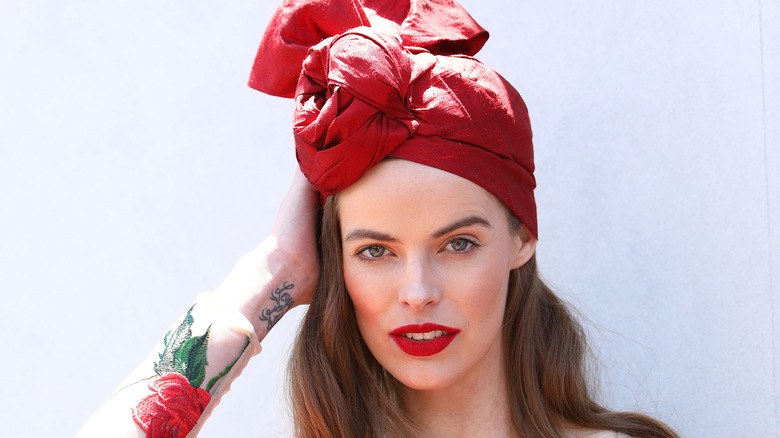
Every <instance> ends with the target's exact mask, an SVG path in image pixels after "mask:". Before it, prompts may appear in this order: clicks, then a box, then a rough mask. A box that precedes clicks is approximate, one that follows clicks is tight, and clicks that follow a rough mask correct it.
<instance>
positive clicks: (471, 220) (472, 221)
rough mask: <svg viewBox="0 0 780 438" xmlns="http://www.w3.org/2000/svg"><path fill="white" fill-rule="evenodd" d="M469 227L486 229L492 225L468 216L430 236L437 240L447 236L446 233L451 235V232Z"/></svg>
mask: <svg viewBox="0 0 780 438" xmlns="http://www.w3.org/2000/svg"><path fill="white" fill-rule="evenodd" d="M471 225H483V226H485V227H487V228H493V225H491V224H490V222H488V221H487V219H484V218H481V217H479V216H469V217H465V218H463V219H460V220H458V221H455V222H453V223H451V224H449V225H447V226H445V227H443V228H441V229H439V230H438V231H436V232H435V233H433V234H431V236H432V237H433V238H434V239H437V238H439V237H441V236H443V235H445V234H448V233H451V232H453V231H455V230H457V229H458V228H463V227H468V226H471Z"/></svg>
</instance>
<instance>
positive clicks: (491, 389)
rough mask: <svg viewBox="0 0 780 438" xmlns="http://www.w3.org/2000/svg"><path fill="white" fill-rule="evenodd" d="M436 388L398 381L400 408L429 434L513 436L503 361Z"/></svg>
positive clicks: (449, 437)
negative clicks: (453, 383)
mask: <svg viewBox="0 0 780 438" xmlns="http://www.w3.org/2000/svg"><path fill="white" fill-rule="evenodd" d="M484 371H486V372H484V373H480V374H479V375H476V376H473V378H469V379H468V381H460V382H458V384H457V385H451V386H449V387H447V388H442V389H436V390H424V391H421V390H415V389H411V388H408V387H405V386H403V385H400V384H399V386H400V388H399V395H400V397H401V400H402V405H403V408H404V411H405V412H406V413H407V415H409V416H410V417H411V418H412V420H414V422H415V423H416V424H417V425H418V426H419V427H420V429H421V431H422V432H423V433H422V436H425V437H432V438H440V437H441V438H443V437H447V438H460V437H464V438H465V437H482V436H489V437H496V438H510V437H515V436H516V432H515V430H514V426H513V421H512V414H511V409H510V407H509V394H508V391H507V384H506V374H505V373H504V369H503V363H500V362H499V363H498V364H497V365H496V366H494V367H491V368H490V369H488V370H484Z"/></svg>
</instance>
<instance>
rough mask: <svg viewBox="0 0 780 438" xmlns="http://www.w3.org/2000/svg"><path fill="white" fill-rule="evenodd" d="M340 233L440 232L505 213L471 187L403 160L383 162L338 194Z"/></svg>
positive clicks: (449, 175) (491, 198)
mask: <svg viewBox="0 0 780 438" xmlns="http://www.w3.org/2000/svg"><path fill="white" fill-rule="evenodd" d="M338 201H339V203H338V210H339V220H340V222H341V224H342V232H348V230H346V228H350V227H380V228H384V229H407V228H409V227H416V228H431V227H436V228H438V227H441V226H442V225H444V224H446V223H454V222H456V221H458V220H462V219H464V218H466V217H472V216H477V217H482V218H484V219H485V220H487V221H488V222H495V221H496V220H497V218H505V216H506V215H505V208H504V207H503V205H502V204H501V203H500V202H499V201H498V200H497V199H496V198H495V196H493V195H492V194H490V193H489V192H488V191H486V190H485V189H483V188H482V187H480V186H478V185H477V184H475V183H473V182H471V181H469V180H467V179H465V178H462V177H460V176H457V175H454V174H452V173H449V172H445V171H443V170H439V169H435V168H433V167H430V166H425V165H422V164H418V163H414V162H411V161H406V160H397V159H393V160H384V161H383V162H381V163H380V164H378V165H377V166H375V167H374V168H372V169H371V170H369V171H368V172H367V173H366V174H365V175H363V177H362V178H361V179H360V180H358V181H357V182H356V183H355V184H353V185H352V186H350V187H348V188H347V189H345V190H343V191H342V192H341V193H339V195H338Z"/></svg>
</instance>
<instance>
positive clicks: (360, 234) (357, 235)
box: [344, 228, 398, 242]
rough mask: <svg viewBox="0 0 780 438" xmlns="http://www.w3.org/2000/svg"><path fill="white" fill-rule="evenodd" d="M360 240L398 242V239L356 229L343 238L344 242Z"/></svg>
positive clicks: (377, 232) (376, 232)
mask: <svg viewBox="0 0 780 438" xmlns="http://www.w3.org/2000/svg"><path fill="white" fill-rule="evenodd" d="M360 239H370V240H379V241H382V242H398V239H396V238H395V237H393V236H391V235H389V234H385V233H380V232H379V231H372V230H365V229H362V228H357V229H354V230H352V231H350V232H349V233H348V234H347V236H346V237H344V242H349V241H351V240H360Z"/></svg>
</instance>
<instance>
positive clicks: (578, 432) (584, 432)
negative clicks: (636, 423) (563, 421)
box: [563, 429, 631, 438]
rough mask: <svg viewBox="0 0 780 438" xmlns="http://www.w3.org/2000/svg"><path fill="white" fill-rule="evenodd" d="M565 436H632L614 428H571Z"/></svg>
mask: <svg viewBox="0 0 780 438" xmlns="http://www.w3.org/2000/svg"><path fill="white" fill-rule="evenodd" d="M563 437H564V438H631V436H629V435H626V434H624V433H622V432H615V431H614V430H593V429H569V430H567V431H566V432H565V433H564V435H563Z"/></svg>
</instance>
